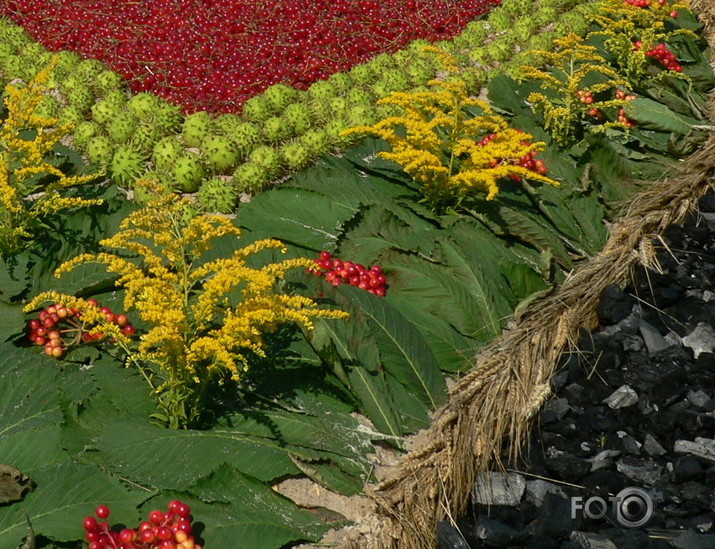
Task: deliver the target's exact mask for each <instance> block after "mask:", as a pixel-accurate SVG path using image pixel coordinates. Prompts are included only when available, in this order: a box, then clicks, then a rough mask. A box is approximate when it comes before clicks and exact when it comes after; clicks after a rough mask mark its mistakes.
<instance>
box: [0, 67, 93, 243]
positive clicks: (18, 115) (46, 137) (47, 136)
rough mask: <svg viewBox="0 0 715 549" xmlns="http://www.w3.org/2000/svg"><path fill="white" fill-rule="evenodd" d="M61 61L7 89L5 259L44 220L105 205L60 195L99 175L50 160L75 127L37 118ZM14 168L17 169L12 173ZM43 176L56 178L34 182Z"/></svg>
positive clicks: (2, 198) (0, 235)
mask: <svg viewBox="0 0 715 549" xmlns="http://www.w3.org/2000/svg"><path fill="white" fill-rule="evenodd" d="M56 63H57V58H56V57H53V59H52V61H51V62H50V63H49V64H48V65H47V66H46V67H45V68H43V69H42V70H41V71H40V72H39V73H38V74H37V75H36V76H35V78H34V79H33V80H31V81H30V82H29V83H27V84H25V85H8V86H6V87H5V91H6V93H5V98H4V102H5V105H6V107H7V118H5V119H4V120H2V124H1V125H0V149H4V151H5V152H4V154H3V158H2V162H1V163H2V166H1V167H0V204H1V205H2V208H0V209H1V210H2V211H1V212H0V255H7V254H12V253H15V252H17V251H19V250H20V249H21V248H22V247H23V246H24V244H25V242H24V240H25V239H30V238H31V237H32V232H33V229H35V228H37V226H38V225H40V224H41V222H42V218H43V217H45V216H47V215H49V214H52V213H56V212H61V211H66V210H68V209H75V208H84V207H87V206H92V205H95V204H98V203H100V202H101V201H100V200H99V199H82V198H79V197H76V198H69V197H63V196H62V195H61V194H59V193H60V191H61V190H62V189H65V188H68V187H75V186H79V185H83V184H85V183H88V182H91V181H94V180H95V179H96V178H97V176H98V175H99V174H92V175H84V176H67V175H65V174H64V173H63V172H62V171H61V170H59V169H58V168H56V167H54V166H52V165H51V164H50V163H49V162H47V161H46V160H45V159H46V157H47V155H48V154H49V153H50V152H51V151H52V149H53V148H54V147H55V145H56V144H57V143H58V142H59V141H60V140H61V139H62V137H64V136H65V135H67V134H68V133H69V131H70V129H71V125H70V124H62V125H60V124H59V123H58V120H57V119H56V118H51V117H44V116H38V115H35V114H34V111H35V109H36V108H37V107H38V105H39V104H40V103H41V102H42V100H43V97H44V92H45V88H46V84H47V81H48V80H49V77H50V74H51V72H52V70H53V69H54V66H55V65H56ZM25 130H35V137H34V138H33V139H31V140H29V139H24V138H22V137H21V132H24V131H25ZM11 165H12V166H13V167H14V168H13V169H12V170H11V169H10V166H11ZM15 166H17V167H15ZM39 174H48V175H54V176H56V179H55V180H54V181H53V182H51V183H49V184H47V186H46V187H38V186H37V185H36V184H35V183H34V182H33V181H32V179H33V177H34V176H36V175H39ZM10 189H12V190H10ZM30 195H39V198H35V199H34V200H29V199H27V198H28V196H30Z"/></svg>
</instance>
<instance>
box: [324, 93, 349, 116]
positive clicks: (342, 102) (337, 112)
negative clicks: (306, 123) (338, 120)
mask: <svg viewBox="0 0 715 549" xmlns="http://www.w3.org/2000/svg"><path fill="white" fill-rule="evenodd" d="M329 106H330V110H331V111H332V112H333V115H334V116H341V115H342V114H344V113H346V112H348V109H349V108H350V103H348V100H347V99H346V98H345V97H333V98H332V99H331V100H330V105H329Z"/></svg>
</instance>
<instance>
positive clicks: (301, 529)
mask: <svg viewBox="0 0 715 549" xmlns="http://www.w3.org/2000/svg"><path fill="white" fill-rule="evenodd" d="M191 493H192V494H195V495H196V496H198V497H199V498H201V499H202V500H203V502H206V503H203V502H201V501H192V499H191V498H183V497H182V501H184V500H186V501H187V503H189V504H190V505H191V510H192V514H193V516H194V517H195V520H198V521H201V522H202V523H204V524H205V525H206V528H205V529H204V530H203V531H202V532H201V537H202V538H203V539H204V541H205V545H206V547H234V546H235V545H236V542H237V540H240V547H241V549H274V548H275V549H278V548H281V547H286V546H287V545H288V544H290V543H295V542H297V541H317V540H319V539H320V538H321V536H322V535H323V534H324V533H325V532H327V531H328V530H329V529H330V528H332V527H333V526H334V525H330V524H324V523H323V522H322V521H321V520H320V518H319V517H318V516H317V515H314V514H312V513H309V512H308V511H305V510H303V509H301V508H299V507H298V506H297V505H295V503H293V502H292V501H290V500H289V499H287V498H285V497H283V496H281V495H280V494H279V493H277V492H276V491H274V490H272V489H271V488H270V487H269V486H267V485H266V484H265V483H262V482H259V481H257V480H256V479H254V478H251V477H249V476H246V475H244V474H242V473H241V471H238V470H236V469H233V468H231V467H230V466H228V464H223V465H222V466H221V467H220V468H219V469H218V470H217V471H215V472H213V473H211V474H210V475H208V476H206V477H203V478H201V479H199V480H198V481H197V482H196V484H195V485H194V486H193V487H192V488H191ZM164 499H167V498H164ZM212 502H217V503H213V504H210V505H209V504H208V503H212ZM152 504H153V502H152ZM163 506H164V505H162V507H163Z"/></svg>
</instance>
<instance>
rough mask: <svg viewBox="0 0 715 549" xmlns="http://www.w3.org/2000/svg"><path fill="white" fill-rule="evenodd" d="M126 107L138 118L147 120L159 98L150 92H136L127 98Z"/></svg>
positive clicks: (157, 104) (150, 116)
mask: <svg viewBox="0 0 715 549" xmlns="http://www.w3.org/2000/svg"><path fill="white" fill-rule="evenodd" d="M127 107H128V108H129V110H130V111H131V112H132V113H133V114H134V115H135V116H136V117H137V118H139V120H148V119H150V118H152V117H153V116H154V113H155V112H156V109H157V108H158V107H159V98H158V97H157V96H156V95H154V94H152V93H147V92H142V93H138V94H136V95H135V96H133V97H131V98H130V99H129V102H128V103H127Z"/></svg>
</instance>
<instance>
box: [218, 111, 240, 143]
mask: <svg viewBox="0 0 715 549" xmlns="http://www.w3.org/2000/svg"><path fill="white" fill-rule="evenodd" d="M242 123H243V120H241V117H240V116H238V115H237V114H233V113H226V114H221V115H219V116H217V117H216V119H215V120H214V125H215V126H216V131H217V132H218V133H219V134H220V135H223V136H225V137H229V136H230V135H231V134H232V133H233V132H235V131H236V128H238V127H239V126H240V125H241V124H242Z"/></svg>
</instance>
